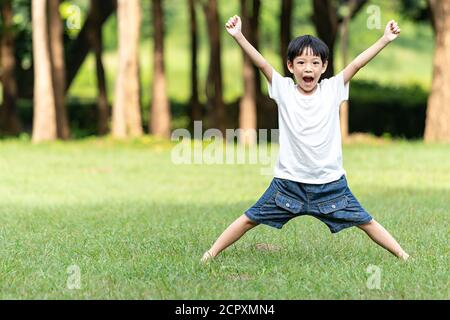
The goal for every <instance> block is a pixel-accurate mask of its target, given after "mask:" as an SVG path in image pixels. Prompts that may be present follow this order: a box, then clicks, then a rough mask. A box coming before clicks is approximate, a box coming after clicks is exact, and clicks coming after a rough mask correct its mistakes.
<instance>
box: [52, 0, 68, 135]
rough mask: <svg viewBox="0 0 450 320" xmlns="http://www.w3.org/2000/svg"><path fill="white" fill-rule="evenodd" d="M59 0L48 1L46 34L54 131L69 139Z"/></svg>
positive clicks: (62, 32) (62, 31) (62, 29)
mask: <svg viewBox="0 0 450 320" xmlns="http://www.w3.org/2000/svg"><path fill="white" fill-rule="evenodd" d="M59 4H60V0H48V14H49V17H48V18H49V23H48V27H49V29H48V32H49V42H50V61H51V67H52V82H53V92H54V95H55V105H56V110H55V111H56V130H57V135H58V138H60V139H68V138H69V137H70V128H69V121H68V117H67V111H66V105H65V88H66V66H65V62H64V44H63V34H64V27H63V23H62V20H61V17H60V14H59Z"/></svg>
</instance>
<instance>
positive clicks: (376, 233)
mask: <svg viewBox="0 0 450 320" xmlns="http://www.w3.org/2000/svg"><path fill="white" fill-rule="evenodd" d="M358 228H360V229H361V230H363V231H364V232H365V233H367V235H368V236H369V237H370V238H371V239H372V240H373V241H375V242H376V243H377V244H379V245H380V246H382V247H383V248H385V249H386V250H388V251H389V252H391V253H392V254H393V255H395V256H397V257H398V258H400V259H402V260H405V261H406V260H407V259H408V257H409V255H408V254H407V253H406V252H405V251H404V250H403V249H402V247H400V245H399V244H398V242H397V241H396V240H395V239H394V237H392V236H391V234H390V233H389V232H388V231H387V230H386V229H385V228H383V226H382V225H381V224H379V223H378V222H376V221H375V220H373V219H372V221H370V222H369V223H366V224H362V225H359V226H358Z"/></svg>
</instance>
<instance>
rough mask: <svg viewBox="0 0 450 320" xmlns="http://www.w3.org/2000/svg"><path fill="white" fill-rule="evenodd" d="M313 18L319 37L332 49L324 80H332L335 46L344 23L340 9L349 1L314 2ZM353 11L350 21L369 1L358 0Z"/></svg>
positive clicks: (315, 0)
mask: <svg viewBox="0 0 450 320" xmlns="http://www.w3.org/2000/svg"><path fill="white" fill-rule="evenodd" d="M312 1H313V16H312V22H313V23H314V26H315V28H316V31H317V35H318V37H319V38H320V39H321V40H322V41H323V42H325V44H326V45H327V46H328V48H329V49H330V55H329V58H328V67H327V70H326V71H325V73H324V74H323V75H322V77H323V78H330V77H332V76H333V74H334V46H335V43H336V36H337V34H338V30H339V26H340V24H341V23H342V22H343V17H342V16H340V15H338V12H339V11H340V10H339V7H340V6H342V5H346V4H347V3H348V2H349V0H338V1H336V0H312ZM356 2H357V3H356V5H355V6H354V9H353V11H351V12H350V13H349V19H352V18H353V17H354V16H355V15H356V14H357V13H358V12H359V11H360V10H361V8H362V7H363V6H364V4H366V2H367V0H357V1H356Z"/></svg>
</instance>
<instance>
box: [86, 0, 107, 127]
mask: <svg viewBox="0 0 450 320" xmlns="http://www.w3.org/2000/svg"><path fill="white" fill-rule="evenodd" d="M90 15H91V17H92V24H91V28H90V30H89V31H88V38H89V43H90V46H91V47H92V48H93V50H94V54H95V65H96V73H97V88H98V89H97V90H98V97H97V131H98V134H99V135H101V136H102V135H105V134H107V133H108V123H109V103H108V95H107V91H106V78H105V69H104V67H103V61H102V53H103V38H102V23H101V0H91V10H90Z"/></svg>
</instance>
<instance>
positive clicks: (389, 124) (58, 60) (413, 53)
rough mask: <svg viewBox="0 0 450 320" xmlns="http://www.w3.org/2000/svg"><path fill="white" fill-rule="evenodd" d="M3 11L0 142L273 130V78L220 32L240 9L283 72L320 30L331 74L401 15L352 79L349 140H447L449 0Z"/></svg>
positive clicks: (20, 4)
mask: <svg viewBox="0 0 450 320" xmlns="http://www.w3.org/2000/svg"><path fill="white" fill-rule="evenodd" d="M0 3H1V20H0V28H1V29H0V30H1V33H0V37H1V56H0V60H1V85H0V101H1V107H0V134H1V136H2V137H21V138H23V139H28V138H29V139H32V141H34V142H40V141H48V140H56V139H62V140H66V139H77V138H83V137H87V136H101V135H111V136H113V137H115V138H127V137H139V136H142V135H144V134H151V135H152V136H157V137H162V138H170V133H171V132H172V130H173V129H175V128H187V129H191V130H192V123H193V121H194V120H203V128H204V129H206V128H211V127H214V128H218V129H220V130H221V131H222V132H224V130H225V128H243V129H252V128H267V129H270V128H276V127H277V110H276V106H275V104H274V102H273V101H271V100H270V99H269V98H268V95H267V84H266V82H265V81H264V78H261V76H260V74H259V72H258V71H257V70H256V69H255V68H253V67H252V66H251V64H250V62H249V61H248V59H246V58H245V57H244V56H243V53H242V51H241V49H240V48H239V46H238V45H237V44H236V43H234V40H233V39H232V38H231V37H230V36H228V34H227V33H226V30H225V28H224V23H225V21H226V20H227V19H228V18H229V17H230V16H232V15H234V14H239V15H240V16H241V17H242V19H243V29H244V30H243V31H244V34H245V35H246V36H247V37H248V39H249V40H250V42H251V43H252V44H254V45H255V47H257V49H258V50H260V51H261V53H262V54H263V55H264V56H265V57H266V59H267V60H268V61H269V62H270V63H271V64H272V65H273V66H274V67H275V68H276V69H277V70H279V72H280V73H283V72H284V73H285V74H286V75H287V76H289V74H288V73H287V70H285V60H286V54H285V53H286V49H287V45H288V43H289V41H290V40H291V39H292V38H294V37H296V36H299V35H303V34H312V35H316V36H318V37H320V38H321V39H322V40H324V41H325V42H326V43H327V45H328V46H329V47H330V49H331V51H332V55H331V57H330V64H329V69H328V70H327V73H326V76H327V77H329V76H332V75H333V74H336V73H338V72H339V71H340V70H342V68H343V67H344V65H346V64H348V63H349V62H351V60H352V58H354V57H356V56H357V55H358V54H359V53H360V52H362V51H363V50H365V49H366V48H367V47H369V46H370V45H371V44H373V43H374V42H375V41H376V40H377V39H378V38H379V37H380V36H381V35H382V34H383V31H384V28H385V26H386V23H387V22H388V21H389V20H390V19H395V20H396V21H397V22H398V23H399V25H400V26H401V29H402V33H401V36H400V37H399V38H398V39H397V40H396V41H394V43H392V44H391V45H390V46H388V47H387V48H386V49H385V50H384V51H382V53H381V54H380V55H379V56H377V57H376V58H375V59H374V60H373V61H372V62H370V63H369V65H368V66H366V67H365V68H364V69H363V70H361V71H360V72H359V73H358V74H357V76H356V77H355V78H354V80H353V81H352V83H351V90H350V100H349V106H348V105H344V106H343V107H342V108H341V125H342V132H343V136H344V138H347V137H348V135H349V134H352V133H355V132H364V133H368V134H372V135H376V136H383V137H398V138H406V139H423V138H425V140H427V141H450V108H449V105H450V101H449V95H448V93H446V92H445V91H446V90H448V89H450V83H449V76H448V73H447V75H446V74H445V72H444V70H445V69H446V68H447V66H448V65H449V63H450V61H449V59H450V52H449V44H448V41H447V42H446V41H443V39H445V37H447V38H448V37H449V32H450V28H449V25H450V22H449V20H450V14H449V1H448V0H443V1H432V0H430V1H427V0H394V1H390V0H226V1H225V0H170V1H169V0H117V1H116V0H102V1H100V0H71V1H62V0H47V1H46V0H32V1H28V0H1V1H0ZM434 58H435V60H433V59H434ZM433 61H436V63H435V64H434V65H433ZM433 75H434V77H433ZM245 142H246V143H255V142H256V141H252V140H249V141H245Z"/></svg>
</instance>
